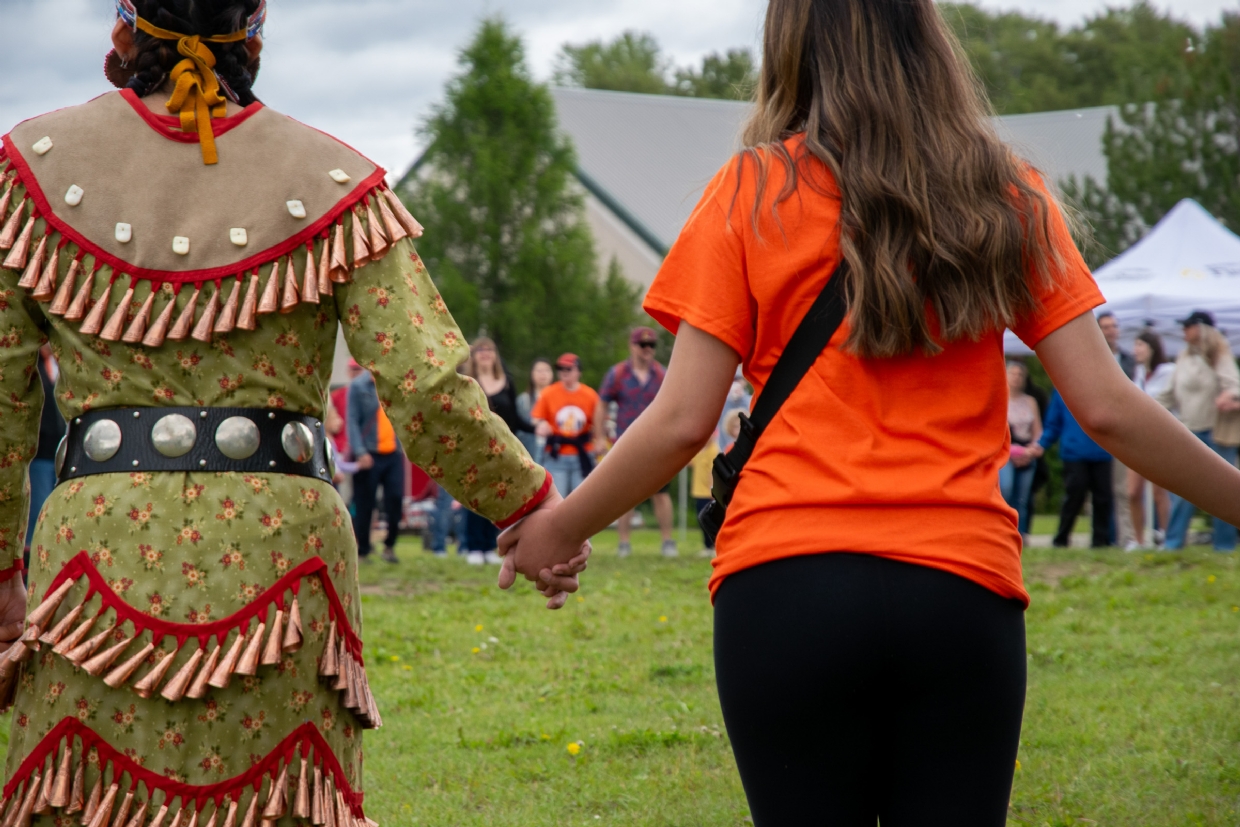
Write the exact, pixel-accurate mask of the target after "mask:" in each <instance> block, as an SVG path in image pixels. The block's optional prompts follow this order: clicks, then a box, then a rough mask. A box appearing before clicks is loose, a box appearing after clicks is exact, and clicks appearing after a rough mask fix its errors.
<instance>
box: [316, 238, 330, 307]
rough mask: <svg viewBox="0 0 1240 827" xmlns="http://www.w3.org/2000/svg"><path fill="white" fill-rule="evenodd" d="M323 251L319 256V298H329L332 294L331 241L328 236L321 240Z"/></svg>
mask: <svg viewBox="0 0 1240 827" xmlns="http://www.w3.org/2000/svg"><path fill="white" fill-rule="evenodd" d="M322 247H323V251H322V252H321V253H320V254H319V273H318V276H319V296H320V297H323V296H330V295H331V294H332V284H333V282H332V278H331V274H332V240H331V235H330V234H328V236H327V237H326V238H324V239H323V244H322Z"/></svg>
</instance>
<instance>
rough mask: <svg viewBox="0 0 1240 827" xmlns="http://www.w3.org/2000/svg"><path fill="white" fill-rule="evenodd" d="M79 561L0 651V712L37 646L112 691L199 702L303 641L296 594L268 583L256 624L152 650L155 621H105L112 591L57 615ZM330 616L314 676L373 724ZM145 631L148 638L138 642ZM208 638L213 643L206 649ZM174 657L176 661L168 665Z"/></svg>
mask: <svg viewBox="0 0 1240 827" xmlns="http://www.w3.org/2000/svg"><path fill="white" fill-rule="evenodd" d="M86 559H87V560H89V558H86ZM320 562H321V561H320ZM84 565H88V563H87V564H83V563H81V562H80V557H79V558H75V559H74V561H70V564H68V565H67V566H66V572H68V576H66V577H65V578H64V580H63V581H62V582H61V583H60V585H58V586H56V588H55V589H53V590H52V591H51V592H50V593H49V594H48V595H47V596H46V597H45V598H44V599H43V601H42V602H41V603H40V604H39V605H38V606H37V607H35V609H34V610H33V611H31V612H30V615H29V616H28V617H27V618H26V629H25V632H24V633H23V635H22V637H21V640H20V641H19V642H18V643H17V644H15V645H14V646H12V647H11V648H10V649H9V651H8V652H6V653H5V654H3V655H0V709H7V708H8V707H9V706H10V705H12V701H13V695H14V691H15V688H16V684H17V676H18V671H19V667H20V665H21V664H22V663H24V662H25V661H27V660H29V659H30V657H31V656H32V655H33V653H34V652H36V651H38V650H39V649H40V648H41V647H42V646H44V645H46V646H50V647H52V652H53V653H55V654H57V655H59V656H61V657H63V658H65V659H66V660H68V661H69V662H71V663H72V664H73V665H74V666H77V667H79V668H80V669H82V670H83V671H84V672H86V673H88V674H90V675H93V676H94V677H100V678H103V682H104V683H106V684H107V685H108V686H110V687H112V688H113V689H116V688H119V687H121V686H131V687H132V688H133V691H134V692H136V693H137V694H138V695H139V696H140V697H142V698H150V697H152V696H153V695H155V694H157V693H158V694H159V695H160V696H161V697H163V698H164V699H165V700H168V701H170V702H173V703H176V702H178V701H180V700H181V699H182V698H193V699H195V700H201V699H203V698H205V697H206V696H207V694H208V693H209V692H210V691H211V690H212V689H213V688H214V689H227V688H228V686H229V684H230V683H231V682H232V679H233V676H234V675H241V676H253V675H256V674H258V670H259V668H260V667H271V666H277V665H279V663H280V662H281V660H282V659H283V657H284V655H286V654H291V653H293V652H296V651H298V650H300V649H301V647H302V644H303V643H304V642H305V633H304V630H303V627H302V619H301V607H300V605H299V603H298V598H297V595H296V594H294V595H293V598H292V600H291V602H288V601H285V600H283V599H279V600H278V599H276V598H277V596H278V595H279V594H282V588H283V587H281V586H280V585H279V584H277V586H276V587H273V588H275V589H277V592H276V593H272V592H270V591H269V592H268V593H266V594H267V599H266V601H265V602H266V604H267V605H266V607H265V608H262V607H261V606H260V607H256V609H257V612H258V614H257V616H256V617H254V618H253V620H255V621H257V625H254V623H252V621H251V620H250V619H249V618H248V616H247V619H245V620H241V621H239V622H238V623H237V624H236V625H235V626H231V625H229V624H227V623H225V624H224V626H225V628H228V631H226V632H217V633H214V634H213V635H210V636H194V637H189V638H188V639H186V638H180V639H184V640H186V643H185V644H183V645H181V646H180V647H179V648H178V649H176V650H174V651H171V652H169V651H167V650H165V649H159V648H157V644H158V642H159V639H160V638H162V637H164V636H166V634H167V633H164V634H159V633H160V631H161V627H160V626H159V624H158V622H157V621H155V620H154V619H152V618H149V617H148V616H146V615H141V614H139V613H137V612H136V611H134V610H130V612H129V613H128V614H127V616H124V617H122V616H121V615H120V613H119V612H118V613H117V615H116V617H115V619H114V621H113V622H111V623H108V622H105V620H104V618H105V616H106V615H107V614H108V609H109V603H111V604H112V608H116V607H118V606H124V605H125V604H123V602H122V601H120V599H119V598H117V597H115V595H114V594H113V595H112V599H111V600H107V599H105V600H104V602H103V604H102V605H101V607H100V608H99V609H98V610H97V611H91V612H88V611H87V610H86V606H87V603H89V602H90V599H91V597H92V595H93V593H94V591H95V590H99V587H98V586H92V587H91V589H89V590H88V591H87V593H86V596H85V598H84V599H83V600H82V602H81V603H79V604H77V605H75V606H73V607H71V608H69V609H68V610H67V611H66V612H65V613H64V614H63V615H62V616H61V617H60V618H59V619H58V620H57V619H56V615H57V612H58V611H59V610H60V608H61V606H62V604H64V603H65V599H66V597H67V596H68V594H69V591H70V590H71V589H72V588H73V586H74V585H75V584H76V583H77V582H78V581H79V580H81V579H82V578H83V577H87V578H88V579H89V577H90V575H89V574H88V573H86V572H83V571H82V568H81V567H82V566H84ZM324 565H325V564H324ZM71 566H77V567H76V568H70V567H71ZM74 573H76V576H74ZM320 576H322V575H320ZM105 588H106V586H105ZM100 591H101V590H100ZM330 614H331V615H335V617H333V618H332V619H331V621H330V625H329V628H328V632H327V635H326V641H325V643H324V647H323V652H322V655H321V656H320V657H319V675H320V676H322V677H323V678H324V679H325V680H327V681H328V682H329V683H330V684H331V686H332V687H333V688H334V689H336V690H337V691H339V692H341V693H342V695H343V702H344V706H345V708H347V709H349V710H351V711H353V712H354V713H355V714H356V715H357V717H358V720H359V722H360V723H361V724H362V727H363V728H365V729H375V728H378V727H379V726H381V725H382V721H383V719H382V717H381V716H380V715H379V710H378V707H377V705H376V704H375V699H374V694H373V693H372V692H371V689H370V682H369V681H368V680H367V678H366V669H365V667H364V666H363V665H362V663H361V660H360V646H359V647H358V650H359V651H358V652H357V653H355V651H354V649H353V647H352V646H350V641H351V640H353V641H355V640H356V638H355V637H354V636H353V635H352V632H351V631H350V632H349V633H348V634H341V633H340V632H339V627H338V623H339V622H340V618H342V617H343V615H342V614H340V609H339V608H338V607H337V606H335V605H333V606H332V607H331V611H330ZM346 625H347V621H346ZM147 628H150V629H151V630H152V632H153V635H152V636H151V638H150V640H149V641H148V642H144V641H143V640H142V638H143V633H144V631H145V630H146V629H147ZM130 629H131V630H132V631H129V630H130ZM156 634H159V637H156V636H155V635H156ZM213 638H214V640H215V645H214V646H208V645H207V644H209V643H210V641H211V640H212V639H213ZM182 653H184V654H182ZM178 662H179V663H180V665H179V666H177V667H176V668H175V669H174V668H173V667H174V665H175V664H176V663H178ZM148 665H149V668H147V669H145V670H144V666H148Z"/></svg>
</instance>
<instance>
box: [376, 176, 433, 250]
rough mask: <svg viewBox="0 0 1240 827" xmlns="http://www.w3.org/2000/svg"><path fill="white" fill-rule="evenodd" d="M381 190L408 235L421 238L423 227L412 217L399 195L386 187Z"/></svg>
mask: <svg viewBox="0 0 1240 827" xmlns="http://www.w3.org/2000/svg"><path fill="white" fill-rule="evenodd" d="M381 191H382V193H383V197H384V198H386V199H387V202H388V204H390V205H391V207H392V211H393V212H394V213H396V219H397V220H398V221H399V222H400V223H401V226H403V227H404V228H405V230H406V231H407V232H408V233H409V237H410V238H412V239H419V238H421V237H422V234H423V233H424V232H425V229H424V228H423V227H422V225H421V224H419V223H418V220H417V219H416V218H414V217H413V215H412V214H411V213H410V212H409V210H408V209H406V207H405V203H404V202H403V201H401V200H400V197H399V196H398V195H397V194H396V193H394V192H392V191H391V190H390V189H387V188H386V187H385V188H383V189H382V190H381Z"/></svg>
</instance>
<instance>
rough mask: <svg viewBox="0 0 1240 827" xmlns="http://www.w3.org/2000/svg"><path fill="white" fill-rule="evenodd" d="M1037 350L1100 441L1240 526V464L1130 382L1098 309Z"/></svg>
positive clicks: (1136, 468) (1079, 419) (1152, 479)
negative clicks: (1104, 334) (1104, 333)
mask: <svg viewBox="0 0 1240 827" xmlns="http://www.w3.org/2000/svg"><path fill="white" fill-rule="evenodd" d="M1035 350H1036V352H1037V354H1038V358H1039V359H1041V360H1042V364H1043V365H1044V366H1045V368H1046V372H1047V373H1048V374H1049V375H1050V378H1051V381H1053V382H1054V383H1055V387H1056V388H1057V389H1058V391H1059V393H1060V395H1061V396H1062V397H1063V400H1064V402H1065V403H1067V406H1068V409H1069V410H1071V411H1072V413H1073V415H1074V416H1075V417H1076V419H1077V422H1079V423H1080V425H1081V427H1082V428H1084V429H1085V432H1086V433H1088V434H1089V435H1090V436H1091V437H1092V438H1093V439H1094V440H1095V441H1096V442H1097V443H1098V444H1099V445H1101V446H1102V447H1103V448H1104V449H1106V450H1107V451H1108V452H1109V453H1110V454H1112V455H1113V456H1115V457H1116V458H1117V459H1119V461H1120V462H1122V463H1124V465H1126V466H1128V467H1129V468H1131V469H1133V471H1135V472H1136V473H1137V474H1139V475H1141V476H1142V477H1144V478H1145V479H1147V480H1149V481H1150V482H1152V483H1154V484H1155V485H1157V486H1159V487H1160V488H1166V489H1167V490H1169V491H1174V492H1175V493H1177V494H1179V495H1180V496H1182V497H1184V498H1185V499H1186V500H1188V501H1190V502H1192V503H1194V504H1196V505H1198V506H1200V507H1201V508H1204V509H1205V510H1206V511H1208V512H1209V513H1210V514H1212V515H1213V516H1215V517H1218V518H1220V519H1222V520H1225V521H1226V522H1228V523H1231V524H1233V525H1236V524H1240V470H1237V469H1236V468H1235V467H1234V466H1232V465H1231V464H1230V463H1228V462H1226V461H1225V460H1224V459H1222V458H1221V457H1220V456H1219V455H1218V454H1216V453H1214V451H1212V450H1210V448H1209V447H1207V446H1206V444H1205V443H1204V442H1202V441H1201V440H1199V439H1197V438H1196V437H1195V436H1193V434H1192V433H1190V432H1189V431H1188V429H1187V428H1185V427H1184V426H1183V425H1182V424H1180V422H1179V421H1177V420H1176V419H1175V417H1173V416H1172V415H1171V414H1170V413H1168V412H1167V410H1166V409H1165V408H1163V407H1162V406H1161V405H1159V404H1158V403H1157V402H1156V401H1155V400H1154V399H1152V398H1151V397H1149V396H1148V395H1147V394H1145V393H1144V392H1142V391H1141V389H1140V388H1138V387H1137V386H1136V385H1135V384H1133V383H1132V382H1131V381H1129V379H1128V377H1126V376H1125V375H1124V373H1123V371H1122V370H1120V368H1119V365H1117V364H1116V362H1115V357H1114V356H1113V355H1112V354H1111V351H1110V348H1108V347H1107V343H1106V340H1105V339H1103V337H1102V332H1101V331H1100V330H1099V328H1098V323H1097V322H1096V321H1095V320H1094V317H1093V314H1092V313H1084V314H1082V315H1081V316H1079V317H1077V318H1076V319H1074V320H1073V321H1071V322H1069V323H1068V324H1066V325H1064V326H1063V327H1061V328H1059V329H1058V330H1056V331H1055V332H1054V333H1051V334H1050V335H1049V336H1047V337H1046V338H1045V339H1043V340H1042V341H1041V342H1040V343H1039V344H1038V345H1037V346H1036V347H1035Z"/></svg>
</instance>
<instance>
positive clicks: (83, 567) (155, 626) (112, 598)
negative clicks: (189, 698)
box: [43, 551, 363, 664]
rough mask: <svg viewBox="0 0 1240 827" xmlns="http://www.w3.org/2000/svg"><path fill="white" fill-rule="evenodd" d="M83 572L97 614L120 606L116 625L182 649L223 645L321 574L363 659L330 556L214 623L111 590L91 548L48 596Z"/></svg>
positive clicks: (336, 615)
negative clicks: (170, 640) (155, 613)
mask: <svg viewBox="0 0 1240 827" xmlns="http://www.w3.org/2000/svg"><path fill="white" fill-rule="evenodd" d="M83 575H85V576H86V577H87V579H89V580H90V588H89V589H88V590H87V592H86V596H85V597H84V598H83V599H82V603H86V602H87V601H89V600H90V598H91V597H92V596H93V595H96V594H98V595H99V597H100V599H101V600H102V601H103V605H102V606H101V607H100V608H99V612H98V614H103V612H104V611H106V610H107V609H112V610H113V611H115V612H116V616H117V621H116V625H117V626H120V625H121V624H123V623H125V622H126V621H128V622H130V623H132V624H133V625H134V637H137V636H138V635H140V634H142V632H143V631H145V630H147V629H150V630H151V633H152V635H153V639H152V641H151V642H152V643H154V644H155V645H156V646H158V645H159V643H160V641H162V640H163V639H164V637H174V638H176V641H177V648H178V649H180V648H181V647H182V646H184V645H185V641H187V640H189V639H190V638H197V639H198V645H199V646H200V647H202V648H206V646H207V641H208V640H210V639H211V638H212V637H215V638H216V639H217V642H218V643H219V644H220V645H221V646H223V645H224V639H225V638H226V637H227V636H228V633H229V632H231V631H232V630H233V629H237V628H241V629H244V630H245V631H246V632H247V633H248V632H249V627H250V621H252V620H254V619H255V618H257V617H264V618H265V617H266V616H267V610H268V609H269V608H270V607H271V605H272V604H275V607H276V608H277V609H284V608H285V603H284V593H285V592H286V591H290V590H291V591H292V592H293V594H294V595H296V594H297V593H298V590H299V589H300V588H301V581H302V580H303V579H304V578H306V577H309V576H311V575H318V577H319V581H320V582H321V583H322V584H323V593H324V594H325V595H326V596H327V602H328V604H329V610H328V611H329V612H330V619H331V620H334V621H336V633H337V634H338V635H340V636H341V637H342V638H344V640H345V642H346V643H347V644H348V647H349V652H351V653H352V655H353V658H354V660H356V661H357V662H358V663H359V664H363V661H362V639H361V638H360V637H358V636H357V633H356V632H355V631H353V627H352V626H351V625H350V624H349V620H348V617H347V615H346V614H345V610H344V604H343V603H341V602H340V597H339V596H338V595H337V594H336V587H335V586H334V585H333V584H332V580H331V578H330V577H328V576H327V561H325V560H324V559H323V558H322V557H312V558H310V559H309V560H306V561H305V562H303V563H301V564H300V565H298V566H297V567H295V568H293V569H290V570H289V572H288V573H287V574H285V575H284V576H283V577H281V578H280V579H279V580H277V581H276V582H275V583H274V584H272V586H271V587H270V588H268V589H267V590H266V591H264V592H263V593H262V594H260V595H258V597H256V598H254V600H253V601H251V602H250V603H249V605H247V606H246V607H245V608H244V609H241V610H240V611H238V612H234V613H233V614H231V615H229V616H228V617H225V618H221V619H220V620H215V621H212V622H210V623H172V622H169V621H167V620H160V619H159V618H155V617H151V616H150V615H148V614H146V613H145V612H141V611H138V610H137V609H135V608H134V607H133V606H131V605H129V604H128V603H126V602H125V601H124V600H123V599H122V598H121V596H120V595H118V594H117V593H116V592H114V591H113V590H112V587H111V586H109V585H108V581H107V579H106V578H105V577H104V576H103V575H102V574H100V573H99V569H97V568H95V564H94V562H92V561H91V559H90V553H89V552H86V551H81V552H79V553H78V554H76V555H74V557H73V558H72V559H71V560H69V562H67V563H65V565H64V567H63V568H61V570H60V572H59V573H58V574H57V575H56V577H55V579H53V580H52V582H51V584H50V585H49V586H48V587H47V589H46V590H45V591H44V593H43V599H44V600H46V599H47V597H48V595H50V594H51V593H52V592H54V591H55V590H56V589H57V588H58V587H59V586H60V584H61V583H64V582H65V581H66V580H73V581H76V580H77V579H78V578H80V577H82V576H83ZM96 616H97V615H96Z"/></svg>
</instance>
